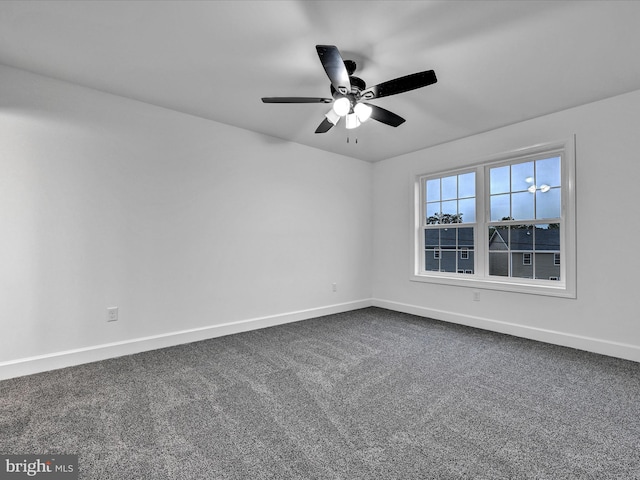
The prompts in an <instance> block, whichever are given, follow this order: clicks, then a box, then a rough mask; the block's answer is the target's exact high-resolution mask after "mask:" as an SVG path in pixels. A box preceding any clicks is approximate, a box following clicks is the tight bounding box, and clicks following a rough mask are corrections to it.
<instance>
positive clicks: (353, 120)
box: [345, 113, 360, 129]
mask: <svg viewBox="0 0 640 480" xmlns="http://www.w3.org/2000/svg"><path fill="white" fill-rule="evenodd" d="M345 120H346V124H345V126H346V127H347V128H348V129H352V128H356V127H358V126H360V120H358V115H356V114H355V113H350V114H349V115H347V116H346V117H345Z"/></svg>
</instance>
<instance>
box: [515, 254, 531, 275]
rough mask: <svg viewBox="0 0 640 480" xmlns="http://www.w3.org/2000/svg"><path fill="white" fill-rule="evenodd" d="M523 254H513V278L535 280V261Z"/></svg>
mask: <svg viewBox="0 0 640 480" xmlns="http://www.w3.org/2000/svg"><path fill="white" fill-rule="evenodd" d="M525 255H531V254H525V253H522V252H513V253H512V254H511V276H512V277H518V278H533V261H532V259H531V258H529V257H527V259H526V260H525V258H524V256H525Z"/></svg>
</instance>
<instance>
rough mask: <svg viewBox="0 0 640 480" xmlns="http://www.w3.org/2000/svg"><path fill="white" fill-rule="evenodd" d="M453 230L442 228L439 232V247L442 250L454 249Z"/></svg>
mask: <svg viewBox="0 0 640 480" xmlns="http://www.w3.org/2000/svg"><path fill="white" fill-rule="evenodd" d="M456 230H457V229H455V228H443V229H441V230H440V245H441V246H442V248H456V240H457V239H456Z"/></svg>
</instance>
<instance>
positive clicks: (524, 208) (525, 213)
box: [511, 192, 534, 220]
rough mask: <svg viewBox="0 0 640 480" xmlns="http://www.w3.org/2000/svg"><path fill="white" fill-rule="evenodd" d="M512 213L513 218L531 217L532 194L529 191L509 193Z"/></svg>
mask: <svg viewBox="0 0 640 480" xmlns="http://www.w3.org/2000/svg"><path fill="white" fill-rule="evenodd" d="M511 204H512V213H511V216H512V217H513V219H514V220H527V219H532V218H534V217H533V195H532V194H531V193H529V192H520V193H514V194H513V195H511Z"/></svg>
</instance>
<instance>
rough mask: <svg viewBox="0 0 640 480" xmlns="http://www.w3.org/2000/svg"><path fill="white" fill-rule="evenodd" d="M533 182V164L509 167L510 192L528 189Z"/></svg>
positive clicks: (527, 163) (519, 164)
mask: <svg viewBox="0 0 640 480" xmlns="http://www.w3.org/2000/svg"><path fill="white" fill-rule="evenodd" d="M534 182H535V176H534V173H533V162H526V163H518V164H516V165H512V166H511V191H512V192H520V191H524V190H526V189H528V188H529V187H530V186H531V185H533V184H534Z"/></svg>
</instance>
